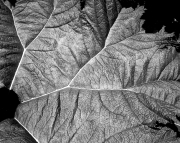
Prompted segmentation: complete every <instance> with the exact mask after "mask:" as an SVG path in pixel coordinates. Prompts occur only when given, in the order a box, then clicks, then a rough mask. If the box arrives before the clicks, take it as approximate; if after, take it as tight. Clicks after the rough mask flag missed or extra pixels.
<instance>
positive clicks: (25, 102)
mask: <svg viewBox="0 0 180 143" xmlns="http://www.w3.org/2000/svg"><path fill="white" fill-rule="evenodd" d="M66 88H69V87H68V86H66V87H63V88H61V89H56V90H54V91H52V92H49V93H46V94H43V95H40V96H37V97H35V98H30V99H28V100H26V101H22V102H21V103H26V102H29V101H32V100H35V99H38V98H41V97H45V96H47V95H49V94H53V93H55V92H58V91H61V90H63V89H66Z"/></svg>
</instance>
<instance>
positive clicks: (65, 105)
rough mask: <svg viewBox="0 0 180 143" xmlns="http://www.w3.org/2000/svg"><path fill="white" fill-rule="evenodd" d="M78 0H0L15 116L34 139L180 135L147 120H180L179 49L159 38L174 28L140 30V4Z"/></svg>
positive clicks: (109, 140)
mask: <svg viewBox="0 0 180 143" xmlns="http://www.w3.org/2000/svg"><path fill="white" fill-rule="evenodd" d="M80 2H81V1H80V0H31V1H26V0H19V1H17V3H16V5H15V7H10V6H8V5H7V4H3V3H2V2H0V5H1V13H0V16H1V19H2V20H1V25H0V26H1V27H0V30H1V31H0V34H1V35H0V40H1V42H0V44H1V45H0V46H1V51H0V59H1V63H0V67H1V69H0V73H1V74H0V78H1V82H2V83H3V84H4V85H6V86H9V88H10V89H12V90H14V91H15V92H16V93H17V94H18V96H19V98H20V100H21V102H22V103H21V105H20V106H19V107H18V109H17V111H16V116H15V120H17V121H18V122H19V124H21V125H22V126H23V127H24V128H26V130H27V131H28V132H29V133H30V134H31V135H32V136H33V137H34V139H35V140H36V141H37V142H39V143H67V142H68V143H73V142H75V143H178V142H180V140H179V138H177V137H176V133H174V132H173V130H171V129H169V128H162V129H161V130H154V129H152V128H150V127H149V126H148V125H151V124H153V122H154V121H158V122H161V123H164V124H165V123H166V122H167V119H172V120H173V121H174V122H175V124H176V125H177V126H179V125H180V123H179V120H177V118H176V115H179V113H180V110H179V108H180V101H179V99H180V98H179V97H180V94H179V93H180V83H179V82H178V80H179V79H180V76H179V73H180V54H179V53H178V52H177V51H176V49H175V47H173V46H171V45H168V46H167V48H163V46H164V45H163V44H162V43H163V41H164V40H166V39H167V38H170V37H172V36H173V34H172V33H166V32H165V30H164V28H162V30H161V31H159V32H158V33H145V31H144V30H143V28H142V24H143V20H142V19H141V16H142V15H143V13H144V8H143V7H137V8H136V9H133V8H127V9H125V8H122V7H121V4H120V3H119V1H117V0H105V1H101V0H87V1H86V3H85V5H84V8H83V9H82V7H81V3H80ZM15 71H16V72H15ZM29 136H30V135H29Z"/></svg>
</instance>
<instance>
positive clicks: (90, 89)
mask: <svg viewBox="0 0 180 143" xmlns="http://www.w3.org/2000/svg"><path fill="white" fill-rule="evenodd" d="M68 88H69V89H76V90H89V91H117V90H118V91H131V92H134V93H138V92H135V91H134V90H133V89H132V88H127V89H123V88H122V89H92V88H78V87H70V86H66V87H63V88H61V89H56V90H54V91H52V92H49V93H46V94H43V95H41V96H37V97H35V98H30V99H28V100H26V101H22V102H21V103H26V102H29V101H33V100H36V99H40V98H43V97H45V96H48V95H50V94H53V93H55V92H60V91H62V90H65V89H68Z"/></svg>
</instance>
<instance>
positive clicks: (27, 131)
mask: <svg viewBox="0 0 180 143" xmlns="http://www.w3.org/2000/svg"><path fill="white" fill-rule="evenodd" d="M14 119H15V120H16V121H17V122H18V123H19V124H20V125H21V126H22V127H23V128H24V129H25V130H26V131H27V132H28V133H29V134H30V135H31V136H32V138H34V139H35V140H36V142H38V143H39V141H38V140H37V139H36V138H35V137H34V136H33V135H32V134H31V133H30V132H29V131H28V129H27V128H26V127H25V126H23V125H22V124H21V122H19V120H18V119H16V117H14Z"/></svg>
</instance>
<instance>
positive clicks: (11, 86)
mask: <svg viewBox="0 0 180 143" xmlns="http://www.w3.org/2000/svg"><path fill="white" fill-rule="evenodd" d="M10 10H11V9H10ZM11 13H12V17H13V22H14V27H15V29H16V33H17V36H18V38H19V41H20V42H21V45H22V41H21V39H20V37H19V35H18V32H17V27H16V24H15V19H14V15H13V12H12V10H11ZM22 47H23V54H22V56H21V60H20V62H19V64H18V67H17V69H16V72H15V74H14V77H13V80H12V82H11V86H10V88H9V89H10V90H11V89H12V85H13V83H14V80H15V77H16V75H17V72H18V69H19V67H20V65H21V62H22V59H23V56H24V53H25V51H26V49H25V48H24V46H23V45H22Z"/></svg>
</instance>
